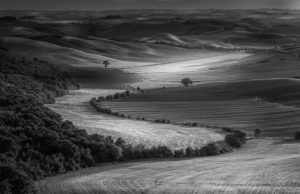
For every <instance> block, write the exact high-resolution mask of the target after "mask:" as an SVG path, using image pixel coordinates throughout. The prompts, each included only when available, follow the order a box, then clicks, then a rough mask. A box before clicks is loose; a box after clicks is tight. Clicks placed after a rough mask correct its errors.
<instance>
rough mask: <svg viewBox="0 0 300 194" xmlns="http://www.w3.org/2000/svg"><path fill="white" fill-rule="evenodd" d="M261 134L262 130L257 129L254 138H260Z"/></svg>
mask: <svg viewBox="0 0 300 194" xmlns="http://www.w3.org/2000/svg"><path fill="white" fill-rule="evenodd" d="M260 133H261V130H260V129H255V130H254V137H258V136H259V134H260Z"/></svg>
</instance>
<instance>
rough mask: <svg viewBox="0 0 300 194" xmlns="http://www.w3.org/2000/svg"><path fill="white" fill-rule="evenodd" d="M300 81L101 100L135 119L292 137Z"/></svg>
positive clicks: (212, 86) (196, 88)
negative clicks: (191, 123)
mask: <svg viewBox="0 0 300 194" xmlns="http://www.w3.org/2000/svg"><path fill="white" fill-rule="evenodd" d="M299 86H300V82H299V81H298V80H285V79H271V80H256V81H244V82H233V83H232V82H227V83H210V84H200V85H198V86H194V87H188V88H169V89H156V90H149V91H147V93H146V94H143V95H137V96H131V97H127V98H121V99H119V100H113V101H105V102H100V104H101V105H102V106H103V107H105V108H109V109H111V110H112V111H113V112H117V113H120V114H124V115H126V116H127V115H129V116H130V117H133V118H138V117H139V118H142V117H144V118H147V119H149V120H156V119H167V120H170V121H171V122H173V123H185V122H197V123H198V124H199V125H202V126H226V127H231V128H236V129H242V130H244V131H245V132H248V134H249V135H252V133H253V130H254V129H256V128H260V129H261V130H262V131H263V133H262V135H263V136H265V137H279V136H293V134H294V132H295V131H296V130H297V128H298V126H299V125H300V121H299V118H300V109H299V88H300V87H299Z"/></svg>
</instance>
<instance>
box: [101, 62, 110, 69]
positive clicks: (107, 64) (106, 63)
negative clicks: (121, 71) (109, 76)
mask: <svg viewBox="0 0 300 194" xmlns="http://www.w3.org/2000/svg"><path fill="white" fill-rule="evenodd" d="M103 65H104V66H105V68H107V66H109V65H110V63H109V61H108V60H104V61H103Z"/></svg>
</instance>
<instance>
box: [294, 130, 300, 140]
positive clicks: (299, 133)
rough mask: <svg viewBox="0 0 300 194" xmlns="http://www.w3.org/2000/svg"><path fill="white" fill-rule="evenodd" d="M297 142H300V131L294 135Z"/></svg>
mask: <svg viewBox="0 0 300 194" xmlns="http://www.w3.org/2000/svg"><path fill="white" fill-rule="evenodd" d="M294 138H295V140H300V131H297V132H296V133H295V135H294Z"/></svg>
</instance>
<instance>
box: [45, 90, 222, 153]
mask: <svg viewBox="0 0 300 194" xmlns="http://www.w3.org/2000/svg"><path fill="white" fill-rule="evenodd" d="M119 91H120V90H104V89H101V90H79V91H73V92H71V94H70V95H66V96H64V97H61V98H58V99H57V102H56V104H52V105H48V107H50V108H51V109H52V110H54V111H55V112H57V113H60V114H61V115H63V116H64V119H66V120H70V121H72V122H73V123H74V124H75V125H76V126H78V127H79V128H84V129H86V130H87V132H88V133H98V134H101V135H105V136H112V137H113V138H114V139H117V138H118V137H122V138H124V139H125V140H127V141H128V142H129V143H132V144H135V145H137V144H144V145H146V146H147V147H151V146H154V145H167V146H169V147H170V148H172V149H182V148H186V147H187V146H191V147H201V146H203V145H205V144H207V143H208V142H212V141H218V140H223V139H224V134H223V133H222V132H221V130H212V129H207V128H205V127H182V126H176V125H168V124H153V123H148V122H144V121H133V120H128V119H122V118H118V117H114V116H109V115H106V114H100V113H98V112H97V111H96V110H94V108H93V107H91V106H90V104H89V103H88V101H89V99H91V98H92V97H94V96H96V95H99V94H102V95H109V94H112V93H115V92H119Z"/></svg>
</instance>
